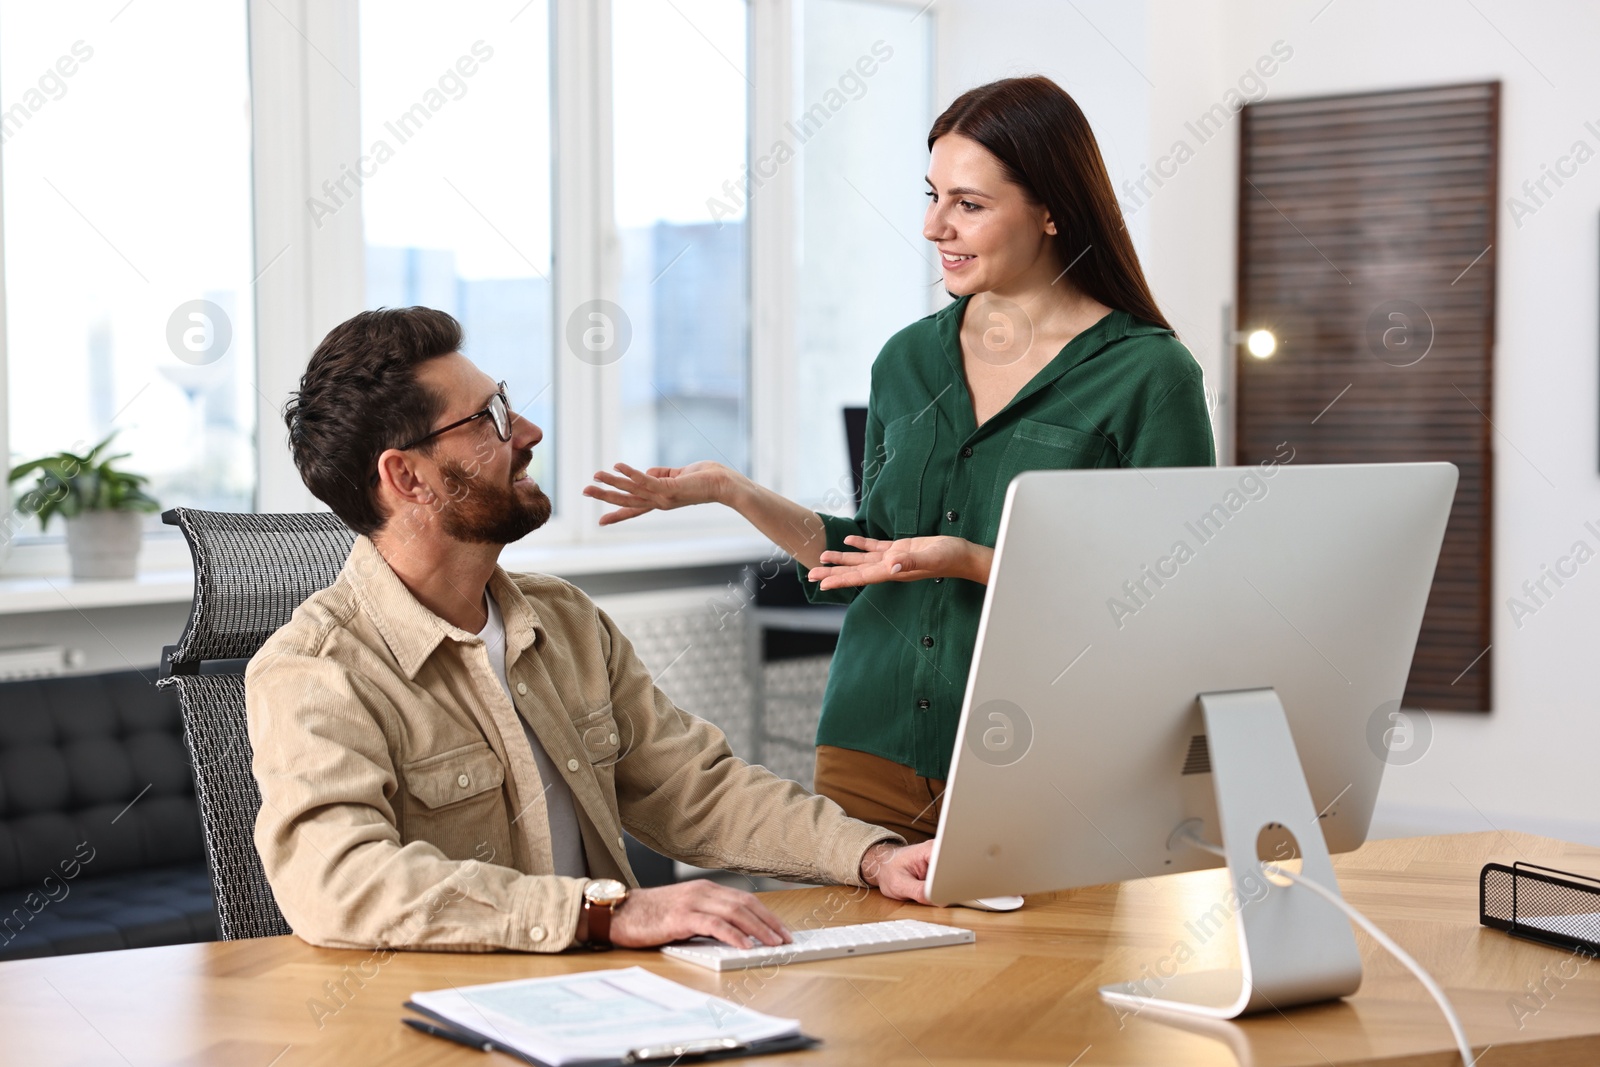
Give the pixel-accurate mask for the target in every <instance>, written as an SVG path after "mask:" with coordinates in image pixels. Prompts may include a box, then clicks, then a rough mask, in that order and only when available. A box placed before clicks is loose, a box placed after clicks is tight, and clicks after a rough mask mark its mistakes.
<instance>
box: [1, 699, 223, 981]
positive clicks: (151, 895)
mask: <svg viewBox="0 0 1600 1067" xmlns="http://www.w3.org/2000/svg"><path fill="white" fill-rule="evenodd" d="M153 682H154V671H153V670H152V671H150V672H146V673H141V672H138V671H119V672H115V673H111V674H88V675H74V676H69V677H64V678H46V679H34V680H29V681H23V682H5V683H0V959H10V958H18V957H19V955H46V954H50V953H56V952H85V951H93V950H98V949H106V948H129V947H138V946H142V945H156V944H172V943H176V942H183V941H194V940H202V939H211V938H215V937H216V918H215V910H214V907H213V904H212V898H211V890H210V883H209V880H208V878H207V875H206V868H205V860H204V845H203V841H202V838H201V829H200V814H199V809H198V807H197V805H196V803H195V797H194V782H193V778H192V777H191V774H190V769H189V760H188V755H187V753H186V751H185V748H184V744H183V735H182V721H181V717H180V715H179V709H178V701H177V697H176V695H175V694H174V693H172V692H170V691H166V692H163V691H161V690H158V689H156V688H155V686H154V684H153Z"/></svg>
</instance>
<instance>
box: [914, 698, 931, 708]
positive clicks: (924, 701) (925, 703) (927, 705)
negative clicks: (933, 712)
mask: <svg viewBox="0 0 1600 1067" xmlns="http://www.w3.org/2000/svg"><path fill="white" fill-rule="evenodd" d="M931 707H933V701H931V700H928V699H927V698H926V697H924V698H923V699H921V700H919V701H917V710H918V711H927V710H928V709H929V708H931Z"/></svg>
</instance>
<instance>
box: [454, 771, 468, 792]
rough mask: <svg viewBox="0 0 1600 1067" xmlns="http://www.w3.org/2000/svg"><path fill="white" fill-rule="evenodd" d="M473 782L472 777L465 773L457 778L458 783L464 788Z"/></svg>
mask: <svg viewBox="0 0 1600 1067" xmlns="http://www.w3.org/2000/svg"><path fill="white" fill-rule="evenodd" d="M471 784H472V779H471V778H468V777H467V776H466V775H464V774H463V775H462V776H461V777H460V778H457V779H456V785H459V786H460V787H461V788H462V789H465V788H466V787H467V786H469V785H471Z"/></svg>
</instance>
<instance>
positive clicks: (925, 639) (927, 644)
mask: <svg viewBox="0 0 1600 1067" xmlns="http://www.w3.org/2000/svg"><path fill="white" fill-rule="evenodd" d="M922 647H923V648H932V647H933V636H932V635H931V634H924V635H923V636H922Z"/></svg>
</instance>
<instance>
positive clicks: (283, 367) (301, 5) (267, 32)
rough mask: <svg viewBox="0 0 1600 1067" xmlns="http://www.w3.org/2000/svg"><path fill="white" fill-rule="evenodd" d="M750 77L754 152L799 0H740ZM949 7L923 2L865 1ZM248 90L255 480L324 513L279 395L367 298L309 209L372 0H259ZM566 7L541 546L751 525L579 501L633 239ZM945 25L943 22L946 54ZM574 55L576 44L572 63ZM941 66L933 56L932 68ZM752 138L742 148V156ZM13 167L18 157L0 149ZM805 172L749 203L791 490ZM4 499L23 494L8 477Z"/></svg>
mask: <svg viewBox="0 0 1600 1067" xmlns="http://www.w3.org/2000/svg"><path fill="white" fill-rule="evenodd" d="M745 2H746V4H747V9H748V16H747V24H746V25H747V56H748V69H749V70H750V72H751V75H752V77H751V81H752V83H753V87H752V88H751V90H750V91H749V93H750V95H749V99H748V110H747V114H748V121H747V126H746V131H745V135H746V144H747V146H758V145H765V144H772V143H773V142H774V141H776V140H777V139H779V137H780V136H781V135H782V131H783V124H784V122H785V121H786V120H787V119H788V118H789V117H790V113H791V111H792V109H793V107H794V106H795V102H796V101H797V100H798V99H799V86H798V79H799V78H800V77H801V75H802V72H803V67H802V62H801V56H800V55H799V49H800V48H801V47H803V34H802V32H801V30H802V15H803V9H802V4H803V2H804V0H745ZM865 2H870V3H874V4H878V5H887V6H895V7H904V8H906V9H907V10H908V11H910V12H913V13H914V14H913V17H916V16H915V13H916V12H918V11H920V12H921V17H927V18H930V19H932V18H934V12H933V11H932V10H931V9H929V8H928V7H927V6H925V4H924V3H923V2H922V0H865ZM246 3H247V9H248V15H247V25H248V37H249V41H248V50H249V63H250V89H251V126H252V129H251V144H252V161H251V173H252V185H253V188H252V207H253V216H254V217H253V235H254V246H255V247H254V253H253V255H254V263H255V270H256V272H257V280H256V283H255V289H254V300H255V324H256V391H257V405H256V491H255V497H254V509H255V510H256V511H258V512H283V511H317V510H325V508H324V507H323V505H322V504H321V503H320V502H319V501H317V500H316V499H315V498H314V497H312V496H311V494H310V492H309V491H308V490H307V489H306V488H305V486H304V485H303V484H302V483H301V481H300V477H299V474H298V472H297V471H296V470H295V468H294V464H293V462H292V460H291V459H290V456H289V451H288V447H287V443H286V440H285V438H286V433H285V431H284V427H283V419H282V406H283V403H284V401H285V400H286V399H287V397H288V395H289V393H290V392H291V391H292V390H293V389H294V388H295V387H296V386H297V385H298V381H299V377H300V375H301V373H302V372H303V370H304V367H305V363H306V360H307V359H308V358H309V357H310V354H311V352H312V350H313V349H314V348H315V347H316V344H317V342H318V341H319V340H320V339H321V338H322V336H323V335H324V334H325V333H326V332H327V331H328V330H330V329H332V328H333V327H334V326H335V325H337V324H338V323H340V322H342V321H344V320H345V319H346V318H348V317H349V316H351V315H353V314H355V313H356V312H358V311H360V310H362V308H364V307H365V304H366V299H365V280H366V279H365V244H364V235H363V230H362V216H361V211H360V199H359V192H358V195H357V200H356V207H357V210H354V211H341V212H338V213H337V214H335V215H333V216H331V217H327V218H324V219H323V220H322V225H321V226H320V227H319V226H317V225H315V224H314V223H313V221H312V220H311V218H310V216H309V214H308V213H307V211H306V209H305V204H306V202H307V200H308V199H309V198H310V197H312V196H315V195H317V192H316V186H317V184H318V183H319V182H320V181H321V179H322V177H324V176H326V175H328V174H334V173H337V172H338V170H339V167H340V164H341V163H346V162H348V160H349V159H351V158H353V156H352V153H353V152H354V153H358V152H359V144H360V100H359V95H358V91H357V89H356V88H355V86H356V85H357V84H359V78H358V76H357V75H358V71H359V43H360V42H359V27H358V21H357V11H358V0H246ZM548 3H549V14H550V19H551V28H550V42H551V63H550V78H551V108H552V114H551V137H552V146H551V147H552V168H553V171H552V174H551V190H552V205H551V209H552V219H551V227H552V231H551V234H552V259H553V261H554V267H555V270H554V274H553V279H552V280H553V287H552V294H551V301H552V307H551V328H552V332H553V334H554V336H553V338H552V345H553V352H554V359H553V360H552V364H553V374H554V378H555V381H554V385H553V388H554V389H555V419H556V424H555V426H554V427H553V428H552V430H553V432H554V433H556V434H559V436H560V442H561V445H560V448H559V449H558V450H557V457H556V485H555V490H556V492H555V493H554V494H553V495H554V497H555V503H556V515H555V517H554V518H553V519H552V520H551V522H550V523H549V524H548V525H547V526H546V527H545V528H544V529H543V530H541V531H540V533H539V534H538V535H537V545H534V544H525V545H520V546H516V547H515V548H514V549H513V550H512V551H513V553H516V554H521V553H524V552H526V551H529V550H536V549H538V548H558V547H561V548H575V547H583V546H590V547H598V546H599V545H602V544H616V545H625V544H626V545H634V546H639V545H648V543H650V542H661V541H687V540H695V539H704V540H706V541H707V542H708V543H709V542H711V541H714V540H716V539H723V540H724V541H725V539H726V538H728V537H729V536H740V535H743V536H749V535H750V534H751V532H752V531H751V529H750V527H749V526H748V525H747V524H745V523H744V522H743V520H742V519H740V518H739V517H738V516H737V515H736V514H735V513H733V512H732V511H730V510H728V509H724V508H690V509H684V510H683V511H679V512H672V513H666V514H661V515H654V516H651V517H650V518H649V519H648V520H646V521H645V522H642V523H637V524H633V523H630V524H626V525H624V526H620V527H607V528H601V527H600V526H599V525H598V521H597V520H598V519H599V516H600V515H601V514H602V513H604V512H605V511H606V510H608V506H607V505H604V504H601V503H600V502H599V501H596V500H592V499H590V498H588V497H585V496H583V495H582V490H583V487H584V486H586V485H588V484H590V482H591V478H590V475H591V474H592V473H593V472H594V471H595V470H597V469H600V467H601V466H602V465H605V464H609V463H610V462H613V461H615V460H617V459H624V460H625V459H627V458H628V457H623V456H620V455H618V454H617V451H616V449H617V446H618V441H619V437H620V435H619V429H620V419H621V400H620V395H619V389H618V377H619V374H620V366H619V365H613V366H610V367H597V366H593V365H590V364H587V363H585V362H583V361H581V360H578V359H575V358H571V356H570V353H566V351H565V341H564V339H563V338H564V336H565V329H564V327H565V323H566V321H567V318H568V317H569V316H570V315H571V314H572V311H573V309H575V308H576V307H577V306H578V305H579V304H581V303H583V302H584V301H587V300H591V299H595V298H600V299H609V300H616V298H617V290H618V283H619V279H620V276H621V245H620V239H619V235H618V233H617V230H616V226H615V221H614V216H613V210H612V181H611V179H612V159H611V156H612V140H611V138H612V124H611V55H612V51H611V4H610V2H609V0H548ZM937 32H938V26H937V22H936V21H935V22H934V25H933V29H932V34H931V36H932V37H933V39H934V42H935V43H934V44H933V49H934V53H933V54H934V55H937V47H936V39H937ZM569 57H570V58H569ZM931 66H932V65H931V64H930V70H931ZM748 150H749V149H748V148H747V151H748ZM0 166H3V159H0ZM797 172H798V168H797V167H793V166H789V167H781V168H779V171H778V173H777V174H776V175H775V176H774V177H773V178H771V179H770V180H765V181H764V183H763V185H762V187H761V190H760V192H759V194H758V195H752V196H751V197H750V198H749V209H748V216H747V218H748V227H749V229H748V259H747V268H748V271H749V279H748V293H749V300H750V313H749V330H750V335H749V353H750V366H749V397H750V400H749V403H750V413H749V425H750V445H749V448H750V451H749V456H750V466H751V470H750V474H751V476H752V477H753V478H754V479H755V480H756V481H758V482H760V483H761V484H763V485H767V486H771V487H772V488H774V489H776V490H777V491H778V492H786V491H787V488H788V487H787V486H785V485H784V484H783V482H784V469H785V463H784V462H783V459H784V457H785V456H786V455H788V454H789V453H790V451H791V450H792V449H793V448H795V447H797V446H798V444H799V442H797V441H796V440H795V434H796V431H795V419H794V411H793V407H792V405H791V404H788V403H786V402H785V398H786V397H788V396H792V395H793V394H792V389H793V388H794V386H795V381H796V374H795V370H796V368H795V362H794V361H795V358H796V351H797V347H798V344H797V332H796V326H797V306H796V298H795V284H794V283H795V280H796V264H795V260H794V256H793V249H794V231H795V227H796V225H797V213H796V212H797V194H798V187H797V177H798V174H797ZM3 257H4V232H3V213H0V448H4V449H6V452H5V454H6V455H9V443H10V442H9V437H8V434H7V430H8V427H7V416H8V414H9V408H8V406H7V404H8V397H7V387H8V376H7V374H6V333H5V296H6V294H5V291H4V290H5V287H4V272H3V268H4V258H3ZM0 506H3V507H4V508H5V509H6V514H8V515H9V514H10V509H11V507H12V501H11V498H10V494H9V492H8V491H7V487H6V486H4V485H3V484H0ZM188 565H189V558H188V552H187V549H186V547H185V546H184V544H183V542H182V540H181V538H180V537H178V536H177V534H176V532H167V531H159V532H152V533H150V534H147V536H146V537H145V542H144V549H143V552H142V553H141V556H140V569H141V572H142V573H161V572H171V571H179V570H183V569H186V568H187V567H188ZM67 570H68V567H67V558H66V549H65V543H64V538H63V537H61V536H60V535H59V534H57V535H53V536H47V537H43V538H28V539H24V540H21V541H19V542H14V543H12V544H11V545H10V551H9V553H7V551H6V548H5V546H0V575H5V576H17V575H47V576H54V575H63V574H65V573H66V572H67Z"/></svg>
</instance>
